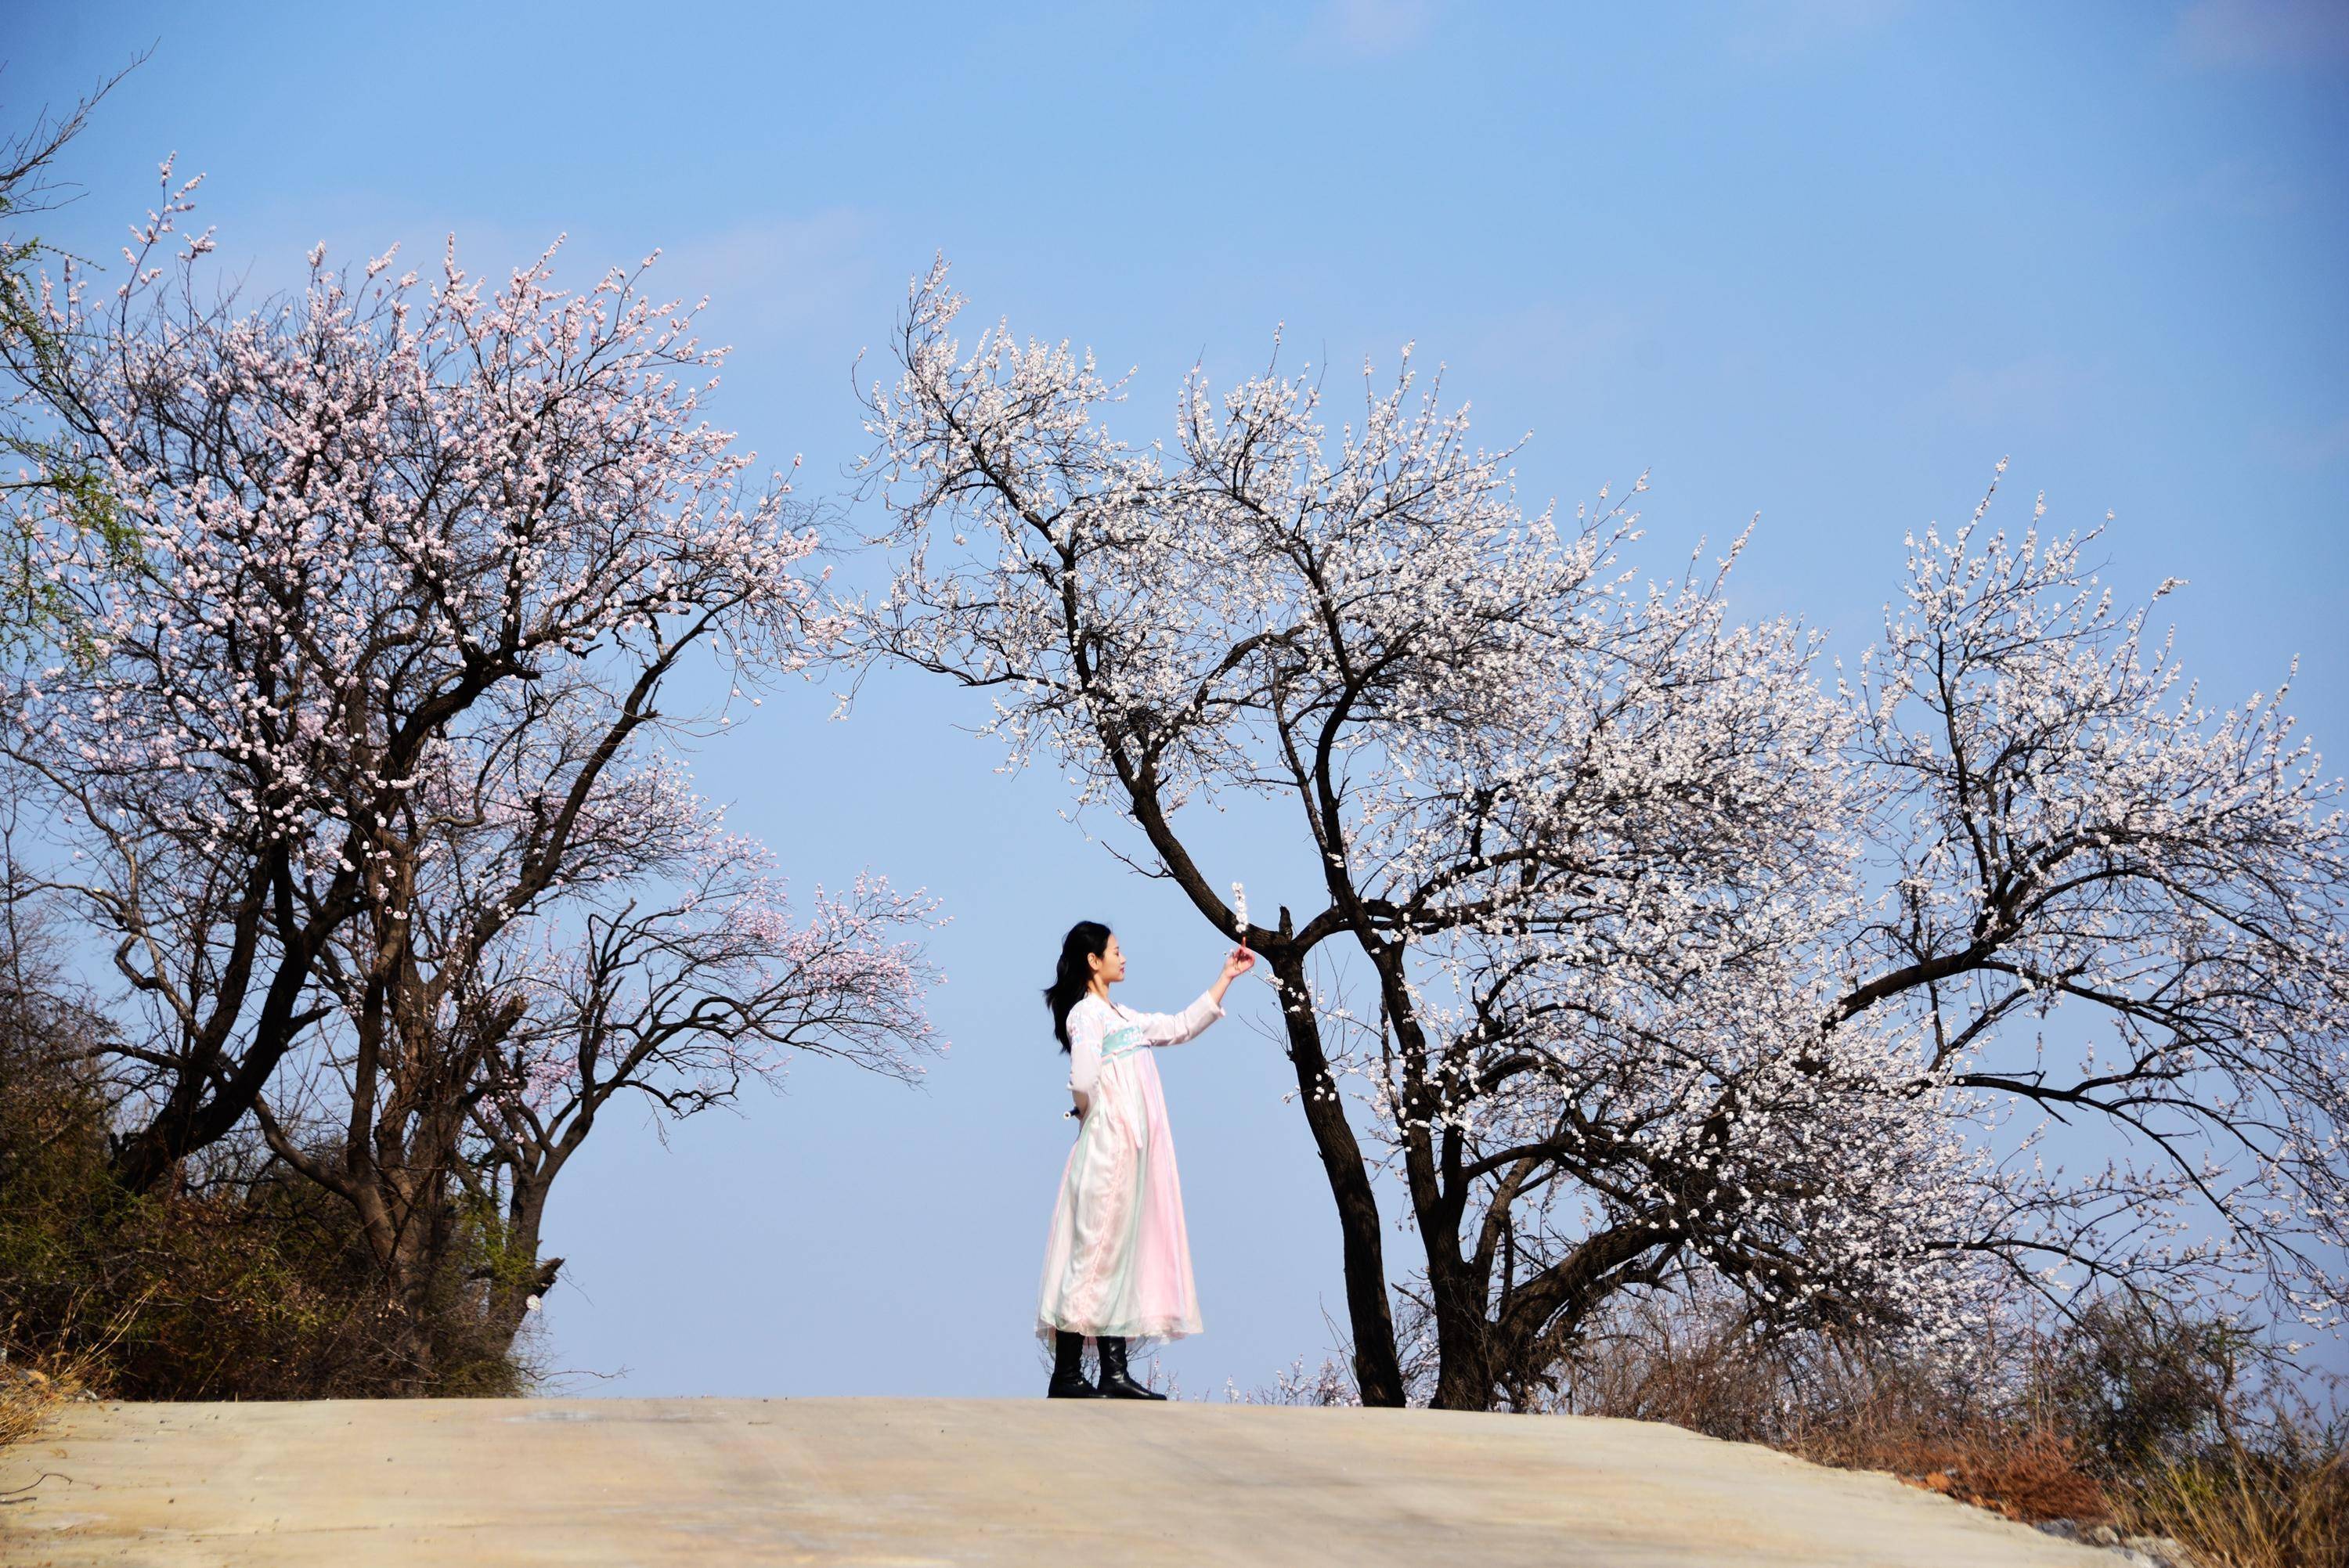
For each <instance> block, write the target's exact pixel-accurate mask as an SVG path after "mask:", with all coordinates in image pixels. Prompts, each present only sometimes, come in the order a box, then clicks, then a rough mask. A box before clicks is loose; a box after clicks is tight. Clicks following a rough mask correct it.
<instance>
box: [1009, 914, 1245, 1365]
mask: <svg viewBox="0 0 2349 1568" xmlns="http://www.w3.org/2000/svg"><path fill="white" fill-rule="evenodd" d="M1255 964H1256V954H1253V953H1250V952H1249V951H1248V950H1247V948H1245V947H1235V948H1234V949H1232V951H1231V953H1230V954H1229V955H1228V956H1227V957H1226V958H1225V960H1224V969H1223V973H1222V974H1220V975H1217V976H1216V983H1215V984H1214V985H1210V986H1208V987H1207V990H1206V995H1202V996H1201V997H1200V998H1199V999H1198V1000H1197V1001H1195V1002H1194V1003H1192V1004H1191V1005H1190V1006H1188V1007H1185V1008H1184V1009H1183V1011H1181V1012H1180V1013H1172V1014H1169V1013H1136V1012H1133V1011H1130V1010H1129V1009H1127V1008H1125V1007H1123V1006H1119V1005H1118V1004H1117V1003H1115V1002H1112V1001H1111V1000H1110V999H1109V988H1110V987H1111V986H1112V985H1115V984H1117V982H1119V981H1120V980H1123V979H1124V978H1125V954H1123V953H1122V952H1121V951H1119V949H1118V945H1117V937H1116V936H1115V935H1114V934H1112V933H1111V931H1110V928H1109V927H1108V926H1106V925H1103V924H1102V923H1100V922H1098V921H1092V920H1082V921H1079V922H1078V923H1076V924H1075V925H1073V926H1071V927H1070V928H1069V934H1068V936H1067V937H1066V938H1065V939H1064V940H1063V941H1062V942H1061V965H1060V970H1059V972H1058V973H1057V974H1056V975H1054V976H1053V978H1052V983H1051V985H1048V986H1046V987H1045V989H1044V1001H1045V1005H1046V1006H1050V1008H1051V1009H1052V1033H1053V1034H1054V1035H1055V1036H1057V1037H1059V1038H1060V1042H1061V1049H1062V1050H1063V1051H1066V1052H1067V1053H1068V1054H1069V1092H1070V1094H1071V1096H1073V1097H1074V1099H1075V1100H1076V1111H1075V1114H1076V1115H1077V1116H1078V1117H1079V1118H1080V1121H1079V1124H1078V1128H1077V1144H1076V1147H1075V1148H1074V1149H1071V1150H1070V1151H1069V1162H1068V1165H1067V1166H1066V1168H1065V1169H1063V1170H1062V1171H1061V1197H1060V1202H1058V1203H1056V1204H1055V1205H1054V1206H1053V1209H1052V1233H1051V1236H1050V1240H1049V1241H1048V1242H1047V1243H1046V1245H1045V1250H1044V1283H1043V1288H1042V1292H1041V1294H1040V1298H1039V1301H1038V1305H1037V1308H1036V1332H1037V1333H1038V1334H1039V1335H1042V1336H1050V1339H1051V1340H1052V1383H1051V1387H1050V1397H1051V1398H1056V1399H1089V1398H1091V1399H1098V1398H1112V1399H1163V1398H1165V1397H1166V1396H1165V1395H1164V1394H1154V1393H1152V1392H1151V1391H1150V1390H1149V1389H1148V1388H1145V1387H1143V1386H1142V1385H1141V1384H1139V1383H1137V1382H1135V1381H1134V1380H1133V1377H1131V1376H1130V1375H1129V1374H1128V1373H1127V1371H1126V1366H1125V1342H1126V1341H1127V1340H1128V1339H1130V1338H1133V1337H1134V1336H1149V1337H1151V1338H1154V1339H1180V1338H1181V1337H1182V1336H1185V1335H1186V1334H1196V1333H1198V1332H1199V1329H1200V1327H1201V1325H1200V1322H1199V1296H1198V1292H1197V1291H1196V1290H1195V1289H1194V1288H1193V1286H1192V1284H1191V1243H1190V1241H1189V1238H1188V1237H1187V1236H1186V1235H1185V1233H1184V1230H1183V1190H1182V1185H1181V1182H1180V1181H1179V1180H1178V1179H1177V1177H1176V1175H1175V1171H1174V1133H1173V1132H1172V1131H1170V1130H1168V1128H1167V1125H1166V1102H1165V1100H1164V1098H1163V1097H1162V1096H1161V1095H1160V1093H1159V1089H1158V1067H1157V1064H1156V1063H1155V1062H1154V1061H1153V1060H1152V1059H1151V1055H1150V1052H1149V1050H1148V1049H1146V1048H1145V1047H1151V1046H1176V1045H1181V1044H1182V1043H1183V1042H1184V1041H1185V1040H1187V1039H1189V1038H1191V1037H1193V1036H1195V1035H1196V1034H1198V1033H1199V1032H1200V1031H1201V1030H1202V1029H1205V1028H1206V1026H1208V1025H1210V1024H1212V1023H1214V1022H1215V1021H1216V1019H1218V1018H1220V1017H1222V1016H1224V1006H1223V1004H1224V992H1225V991H1226V989H1228V988H1229V987H1230V985H1231V983H1232V982H1233V981H1234V980H1236V979H1237V978H1238V977H1239V976H1240V975H1245V974H1247V972H1248V970H1249V969H1251V968H1252V967H1254V966H1255ZM1088 1338H1090V1339H1092V1341H1093V1342H1094V1344H1095V1345H1096V1346H1097V1347H1098V1348H1099V1350H1100V1352H1101V1387H1098V1388H1096V1387H1093V1386H1092V1384H1090V1383H1088V1382H1086V1381H1085V1379H1084V1373H1083V1371H1082V1369H1081V1357H1082V1356H1083V1354H1084V1345H1085V1341H1086V1340H1087V1339H1088Z"/></svg>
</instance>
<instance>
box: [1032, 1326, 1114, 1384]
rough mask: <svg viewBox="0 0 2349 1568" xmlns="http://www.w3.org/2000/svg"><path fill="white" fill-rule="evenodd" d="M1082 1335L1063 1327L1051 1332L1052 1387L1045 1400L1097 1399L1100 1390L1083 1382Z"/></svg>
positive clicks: (1083, 1342) (1083, 1338)
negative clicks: (1072, 1332)
mask: <svg viewBox="0 0 2349 1568" xmlns="http://www.w3.org/2000/svg"><path fill="white" fill-rule="evenodd" d="M1084 1356H1085V1336H1083V1335H1081V1334H1071V1333H1070V1332H1069V1331H1068V1330H1067V1329H1065V1328H1058V1329H1054V1330H1053V1331H1052V1386H1051V1387H1049V1388H1047V1389H1045V1390H1044V1398H1047V1399H1098V1398H1101V1397H1102V1391H1101V1390H1100V1389H1098V1388H1096V1387H1093V1386H1092V1384H1090V1383H1088V1382H1086V1381H1085V1367H1084Z"/></svg>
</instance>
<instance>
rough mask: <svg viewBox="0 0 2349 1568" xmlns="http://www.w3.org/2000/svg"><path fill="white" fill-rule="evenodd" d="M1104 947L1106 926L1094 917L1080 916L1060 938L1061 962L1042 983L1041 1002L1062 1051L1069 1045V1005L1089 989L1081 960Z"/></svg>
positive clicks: (1096, 955)
mask: <svg viewBox="0 0 2349 1568" xmlns="http://www.w3.org/2000/svg"><path fill="white" fill-rule="evenodd" d="M1108 950H1109V927H1108V926H1106V925H1103V924H1102V923H1101V922H1100V921H1098V920H1081V921H1079V922H1077V923H1076V924H1074V925H1072V926H1071V927H1069V934H1068V935H1066V936H1064V937H1062V938H1061V965H1060V967H1059V968H1058V969H1056V970H1054V971H1053V974H1052V983H1051V984H1050V985H1047V986H1045V987H1044V1006H1047V1007H1050V1008H1051V1009H1052V1037H1053V1038H1054V1039H1057V1040H1059V1041H1060V1042H1061V1051H1062V1052H1063V1053H1065V1052H1066V1051H1067V1050H1068V1048H1069V1009H1070V1008H1071V1007H1073V1006H1076V1005H1077V1004H1078V1003H1079V1002H1081V1001H1082V1000H1083V999H1084V995H1085V993H1086V992H1087V991H1089V990H1091V989H1092V984H1093V972H1092V967H1091V966H1090V965H1087V964H1086V963H1085V960H1086V959H1088V958H1099V957H1100V956H1101V955H1102V954H1103V953H1105V952H1107V951H1108Z"/></svg>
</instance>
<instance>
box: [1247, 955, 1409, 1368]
mask: <svg viewBox="0 0 2349 1568" xmlns="http://www.w3.org/2000/svg"><path fill="white" fill-rule="evenodd" d="M1272 970H1273V974H1274V975H1275V976H1276V977H1277V978H1278V980H1279V982H1280V1001H1281V1007H1280V1011H1281V1021H1282V1023H1283V1024H1284V1025H1285V1026H1287V1028H1288V1059H1289V1061H1290V1062H1291V1063H1292V1064H1294V1065H1295V1067H1296V1068H1297V1089H1298V1099H1299V1103H1300V1104H1301V1105H1303V1107H1304V1108H1305V1123H1306V1125H1307V1126H1308V1127H1309V1128H1310V1129H1312V1131H1313V1146H1314V1148H1315V1149H1316V1150H1319V1153H1320V1156H1321V1169H1322V1171H1323V1172H1324V1173H1325V1174H1326V1175H1327V1176H1328V1177H1329V1180H1330V1198H1331V1199H1332V1200H1333V1201H1335V1202H1336V1203H1337V1205H1338V1232H1339V1236H1340V1240H1341V1242H1342V1243H1343V1245H1344V1261H1345V1274H1346V1315H1347V1318H1348V1320H1349V1326H1350V1330H1351V1333H1352V1335H1353V1340H1354V1383H1355V1387H1357V1388H1358V1389H1360V1390H1361V1397H1362V1403H1363V1404H1365V1405H1384V1406H1390V1407H1398V1408H1399V1407H1401V1405H1402V1402H1403V1387H1402V1364H1401V1362H1400V1360H1399V1359H1398V1358H1397V1357H1396V1355H1395V1336H1394V1315H1393V1313H1392V1310H1391V1309H1390V1308H1389V1306H1388V1305H1387V1276H1386V1253H1385V1248H1384V1244H1383V1243H1384V1237H1383V1235H1382V1234H1381V1230H1380V1225H1379V1203H1378V1197H1377V1195H1376V1194H1375V1193H1373V1192H1372V1191H1371V1178H1370V1171H1369V1169H1368V1167H1367V1166H1366V1165H1365V1164H1364V1163H1363V1161H1362V1146H1361V1143H1359V1142H1358V1141H1356V1140H1355V1138H1354V1129H1353V1124H1352V1123H1350V1122H1349V1121H1348V1120H1347V1119H1346V1102H1345V1099H1344V1098H1343V1097H1342V1096H1340V1094H1339V1093H1338V1085H1337V1081H1336V1080H1335V1079H1334V1078H1331V1077H1330V1066H1329V1058H1328V1057H1325V1056H1323V1055H1322V1052H1321V1031H1320V1027H1319V1024H1318V1023H1317V1022H1316V1021H1315V1019H1314V1016H1313V1009H1312V1006H1311V1005H1310V1004H1309V1002H1307V1001H1306V1000H1305V998H1306V995H1307V991H1306V987H1305V959H1304V955H1303V954H1299V953H1296V952H1294V951H1291V952H1287V953H1283V954H1279V955H1278V957H1276V958H1274V959H1273V960H1272Z"/></svg>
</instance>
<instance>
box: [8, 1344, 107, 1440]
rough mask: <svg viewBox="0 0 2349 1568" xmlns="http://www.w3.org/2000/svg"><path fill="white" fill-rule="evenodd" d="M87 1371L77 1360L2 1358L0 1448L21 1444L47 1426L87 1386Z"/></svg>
mask: <svg viewBox="0 0 2349 1568" xmlns="http://www.w3.org/2000/svg"><path fill="white" fill-rule="evenodd" d="M87 1374H88V1368H87V1367H83V1366H82V1365H80V1364H79V1362H78V1360H77V1361H75V1362H71V1363H58V1362H55V1361H51V1362H47V1363H40V1364H36V1363H33V1362H26V1361H20V1360H14V1359H11V1360H6V1361H0V1449H5V1448H6V1447H8V1446H9V1445H10V1444H12V1443H21V1442H23V1441H24V1440H25V1439H27V1438H30V1437H32V1436H33V1435H34V1434H35V1433H36V1432H38V1431H39V1430H40V1429H42V1428H43V1427H45V1426H47V1425H48V1423H49V1420H50V1418H52V1417H53V1416H55V1415H56V1414H57V1408H58V1407H59V1406H61V1405H63V1404H64V1403H65V1402H66V1401H67V1400H68V1399H71V1398H75V1397H76V1396H77V1395H78V1394H80V1393H81V1392H82V1391H83V1390H84V1389H85V1388H86V1387H88V1377H87Z"/></svg>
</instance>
